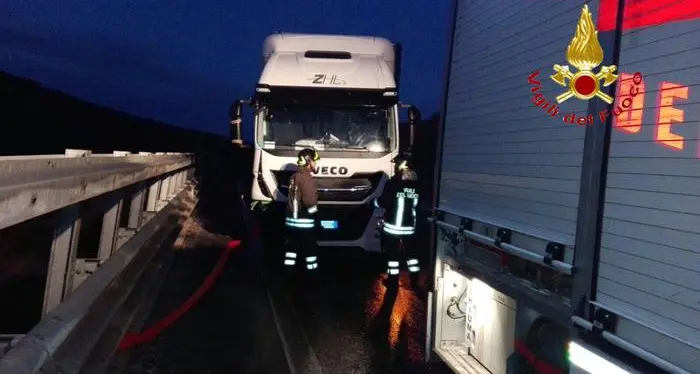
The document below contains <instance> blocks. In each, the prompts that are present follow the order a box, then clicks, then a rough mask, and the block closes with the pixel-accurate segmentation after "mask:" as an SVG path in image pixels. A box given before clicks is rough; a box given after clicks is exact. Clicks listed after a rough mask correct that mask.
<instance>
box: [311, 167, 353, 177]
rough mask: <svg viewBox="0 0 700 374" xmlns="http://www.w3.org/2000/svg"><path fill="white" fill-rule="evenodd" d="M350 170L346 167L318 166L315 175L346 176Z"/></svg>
mask: <svg viewBox="0 0 700 374" xmlns="http://www.w3.org/2000/svg"><path fill="white" fill-rule="evenodd" d="M347 173H348V168H346V167H345V166H316V168H314V174H322V175H346V174H347Z"/></svg>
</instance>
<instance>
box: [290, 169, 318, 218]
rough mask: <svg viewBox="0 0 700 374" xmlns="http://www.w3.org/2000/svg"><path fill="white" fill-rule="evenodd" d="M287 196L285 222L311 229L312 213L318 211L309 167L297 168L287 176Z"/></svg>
mask: <svg viewBox="0 0 700 374" xmlns="http://www.w3.org/2000/svg"><path fill="white" fill-rule="evenodd" d="M287 198H288V200H287V217H286V219H285V224H286V225H287V226H290V227H294V228H298V229H313V228H314V224H315V221H314V214H315V213H316V212H317V211H318V206H317V204H318V190H317V188H316V181H315V180H314V178H313V176H312V175H311V172H310V171H309V169H307V168H299V170H298V171H297V172H296V173H294V174H293V175H292V177H291V178H289V193H288V195H287Z"/></svg>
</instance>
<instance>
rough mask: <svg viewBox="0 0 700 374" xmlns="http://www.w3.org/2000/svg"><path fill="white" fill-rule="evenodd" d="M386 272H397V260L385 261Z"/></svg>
mask: <svg viewBox="0 0 700 374" xmlns="http://www.w3.org/2000/svg"><path fill="white" fill-rule="evenodd" d="M386 264H387V267H388V269H387V271H386V272H387V273H389V275H396V274H398V273H399V262H398V261H387V263H386Z"/></svg>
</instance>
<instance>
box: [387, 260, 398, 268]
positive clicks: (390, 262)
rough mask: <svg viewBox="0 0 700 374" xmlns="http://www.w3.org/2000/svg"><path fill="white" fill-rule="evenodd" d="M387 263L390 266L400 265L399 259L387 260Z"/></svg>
mask: <svg viewBox="0 0 700 374" xmlns="http://www.w3.org/2000/svg"><path fill="white" fill-rule="evenodd" d="M387 265H389V267H390V268H397V267H399V262H398V261H387Z"/></svg>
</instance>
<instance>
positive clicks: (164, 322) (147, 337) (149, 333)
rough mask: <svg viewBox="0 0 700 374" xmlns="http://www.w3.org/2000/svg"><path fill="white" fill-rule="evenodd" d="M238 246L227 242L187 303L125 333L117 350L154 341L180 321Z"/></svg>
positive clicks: (232, 242) (219, 272) (213, 280)
mask: <svg viewBox="0 0 700 374" xmlns="http://www.w3.org/2000/svg"><path fill="white" fill-rule="evenodd" d="M240 245H241V241H240V240H231V241H230V242H228V244H227V245H226V248H225V249H224V250H223V251H222V252H221V257H219V261H218V262H217V263H216V265H215V266H214V268H213V269H212V270H211V272H210V273H209V275H208V276H207V277H206V279H204V282H202V285H200V286H199V288H198V289H197V291H195V293H193V294H192V296H190V297H189V299H187V301H185V302H184V303H183V304H182V305H180V307H179V308H177V309H175V310H173V311H172V312H171V313H170V314H168V315H167V316H165V318H163V319H161V320H160V321H158V322H156V323H155V324H154V325H153V326H151V327H149V328H147V329H146V330H145V331H143V332H128V333H126V335H124V337H123V338H122V341H121V343H119V348H117V350H118V351H122V350H125V349H129V348H131V347H133V346H135V345H138V344H143V343H146V342H150V341H152V340H153V339H155V338H156V337H157V336H158V335H159V334H160V333H161V332H162V331H163V330H165V329H166V328H168V327H169V326H170V325H172V324H173V323H175V322H176V321H177V320H178V319H180V317H182V316H183V315H184V314H185V313H187V311H188V310H190V308H192V306H194V304H196V303H197V302H198V301H199V299H201V298H202V296H204V294H205V293H207V291H209V289H210V288H211V286H213V285H214V283H215V282H216V279H217V278H218V277H219V275H220V274H221V271H222V270H223V269H224V265H226V261H227V260H228V258H229V256H230V255H231V252H232V251H233V250H234V249H236V248H238V247H240Z"/></svg>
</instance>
